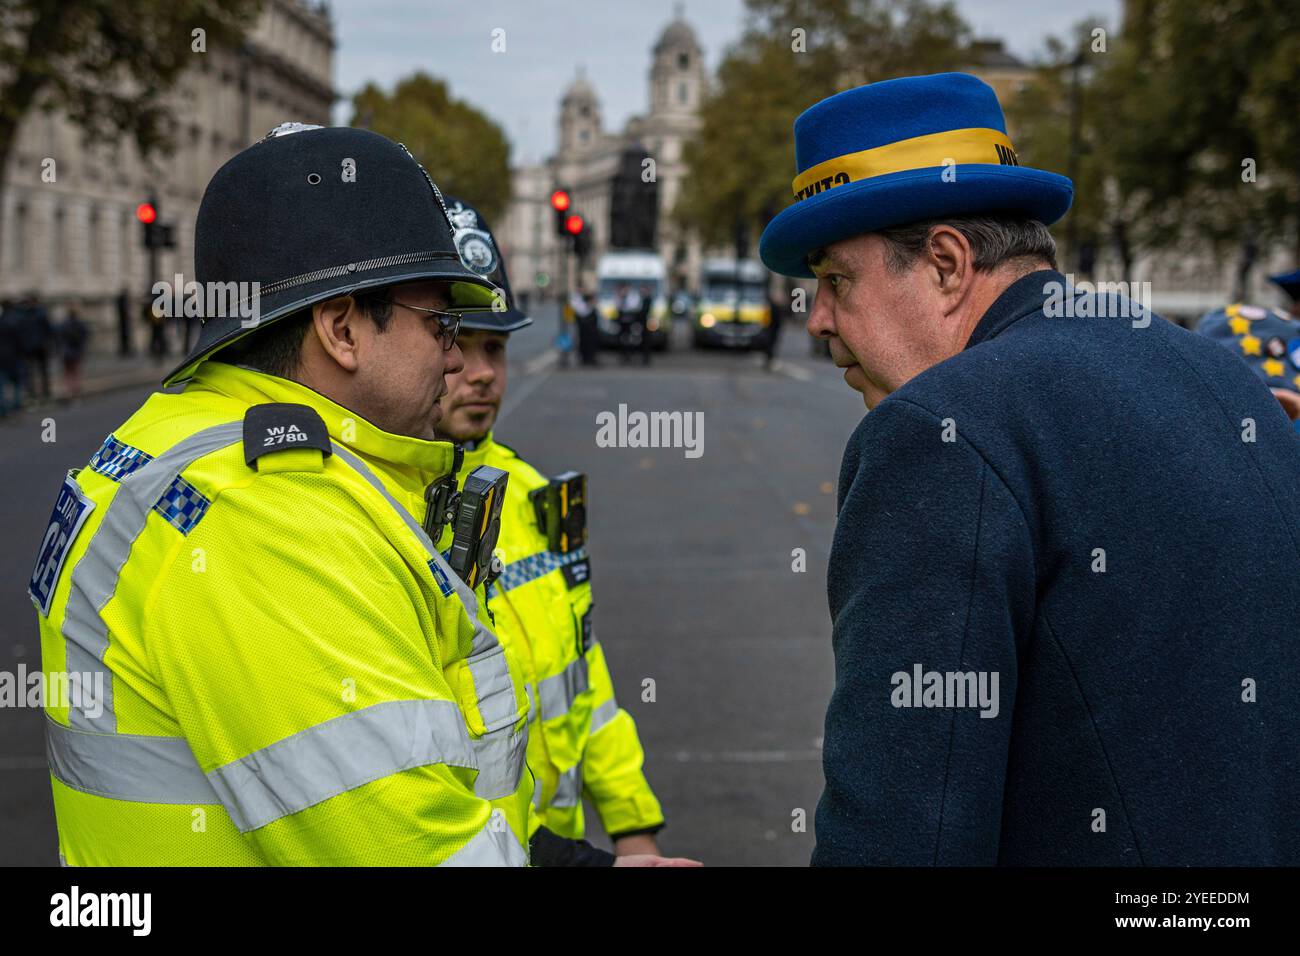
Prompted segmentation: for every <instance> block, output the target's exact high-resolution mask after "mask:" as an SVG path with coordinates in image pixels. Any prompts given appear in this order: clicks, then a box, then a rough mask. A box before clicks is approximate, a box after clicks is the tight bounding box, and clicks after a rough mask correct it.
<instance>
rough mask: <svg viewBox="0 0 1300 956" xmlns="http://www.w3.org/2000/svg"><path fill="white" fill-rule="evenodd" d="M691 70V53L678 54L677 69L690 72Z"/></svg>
mask: <svg viewBox="0 0 1300 956" xmlns="http://www.w3.org/2000/svg"><path fill="white" fill-rule="evenodd" d="M690 68H691V55H690V54H689V53H678V54H677V69H679V70H689V69H690Z"/></svg>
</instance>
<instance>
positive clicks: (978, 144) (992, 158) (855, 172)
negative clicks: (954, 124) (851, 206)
mask: <svg viewBox="0 0 1300 956" xmlns="http://www.w3.org/2000/svg"><path fill="white" fill-rule="evenodd" d="M953 163H957V164H960V163H989V164H994V165H1000V166H1019V165H1020V160H1019V159H1017V158H1016V151H1015V148H1014V147H1013V146H1012V145H1011V140H1010V139H1008V138H1007V134H1006V133H1003V132H1002V131H1001V130H996V129H988V128H987V127H971V128H969V129H953V130H946V131H945V132H942V133H928V134H926V135H925V136H913V137H912V138H911V139H900V140H899V141H898V142H896V143H886V144H885V145H884V146H877V147H875V148H874V149H863V150H859V151H858V152H856V153H845V154H844V155H843V156H836V157H835V158H834V159H828V160H826V162H824V163H818V164H817V165H816V166H813V167H812V168H811V169H806V170H804V171H803V172H802V173H800V174H799V175H798V176H796V177H795V179H794V185H793V188H794V198H795V199H796V200H803V199H807V198H808V197H809V196H815V195H817V194H818V193H821V192H825V191H826V190H828V189H834V188H835V187H836V186H843V185H844V184H845V183H851V182H854V181H855V180H860V179H871V178H873V177H875V176H884V175H887V174H888V173H901V172H902V171H903V170H905V169H929V168H930V167H933V166H944V165H948V164H953Z"/></svg>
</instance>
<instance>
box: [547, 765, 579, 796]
mask: <svg viewBox="0 0 1300 956" xmlns="http://www.w3.org/2000/svg"><path fill="white" fill-rule="evenodd" d="M581 802H582V761H578V762H577V763H576V764H574V765H573V766H572V767H570V768H569V769H568V770H566V771H564V773H562V774H560V781H559V783H557V784H556V785H555V796H553V797H551V806H553V807H576V806H577V805H578V804H579V803H581Z"/></svg>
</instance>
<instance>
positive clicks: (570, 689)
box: [537, 657, 588, 720]
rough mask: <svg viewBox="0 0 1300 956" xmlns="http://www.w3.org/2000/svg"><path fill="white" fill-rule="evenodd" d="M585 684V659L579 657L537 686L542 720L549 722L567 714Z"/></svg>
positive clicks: (583, 689)
mask: <svg viewBox="0 0 1300 956" xmlns="http://www.w3.org/2000/svg"><path fill="white" fill-rule="evenodd" d="M587 687H588V683H587V658H586V657H579V658H577V659H576V660H574V661H572V662H570V664H569V666H568V667H566V668H565V669H564V670H562V671H560V673H558V674H552V675H551V676H550V677H547V678H544V679H542V680H541V681H539V682H538V684H537V697H538V700H539V702H540V704H541V710H542V720H550V719H551V718H553V717H560V716H563V715H564V714H567V713H568V712H569V709H570V708H571V707H572V706H573V702H574V701H575V700H577V698H578V695H579V694H581V693H582V692H583V691H585V690H586V689H587Z"/></svg>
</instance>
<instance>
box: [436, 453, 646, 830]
mask: <svg viewBox="0 0 1300 956" xmlns="http://www.w3.org/2000/svg"><path fill="white" fill-rule="evenodd" d="M480 465H490V466H492V467H494V468H500V469H502V470H503V471H506V472H508V473H509V475H510V479H509V481H508V483H507V485H506V497H505V504H504V506H503V510H502V514H501V536H500V538H499V539H498V544H497V553H498V554H499V555H500V557H501V559H502V561H503V562H504V564H505V569H504V571H503V572H502V574H501V576H500V577H499V578H498V579H497V580H496V581H495V582H494V583H493V584H492V585H490V586H489V588H488V591H487V595H488V604H487V606H488V608H489V609H490V610H491V612H492V614H493V615H494V618H495V623H494V627H495V629H496V632H497V633H498V634H499V635H500V637H501V641H502V643H503V644H505V645H506V647H507V648H508V649H510V651H511V652H512V656H513V657H515V658H517V659H518V660H519V663H520V666H521V667H522V668H523V672H524V679H525V680H526V681H527V684H528V690H529V695H530V698H531V700H532V704H533V707H532V713H531V716H530V723H529V733H528V764H529V768H530V769H531V771H532V773H533V775H534V776H535V777H536V780H537V784H538V787H537V791H536V793H535V794H534V799H533V803H534V807H535V810H536V813H537V816H538V818H539V819H540V821H541V823H542V824H543V825H545V826H546V827H547V828H548V829H550V830H552V831H554V832H555V833H558V834H559V835H561V836H565V837H572V838H581V837H582V835H583V829H584V822H583V812H582V796H583V794H584V792H585V794H586V796H587V798H588V799H589V800H590V801H591V802H592V804H593V805H594V806H595V808H596V812H597V813H598V814H599V815H600V819H601V824H602V825H603V826H604V828H605V832H606V833H608V834H610V835H611V836H619V835H622V834H626V833H630V832H638V831H647V830H653V829H655V828H657V827H660V826H662V825H663V822H664V817H663V811H662V810H661V809H660V806H659V801H658V800H657V799H656V798H655V795H654V792H653V791H652V790H651V789H650V785H649V783H648V782H647V781H646V777H645V773H644V771H643V770H642V762H643V760H644V753H643V751H642V749H641V742H640V740H639V739H638V737H637V731H636V724H635V722H634V721H633V720H632V717H631V715H630V714H628V713H627V711H625V710H623V709H621V708H620V707H619V706H618V702H617V701H616V700H615V698H614V685H613V682H612V681H611V679H610V675H609V668H608V666H607V665H606V663H605V654H604V650H603V649H602V647H601V645H600V643H599V642H598V641H596V640H595V638H594V635H593V633H592V626H591V608H592V597H591V582H590V579H589V578H590V561H589V559H588V557H587V551H586V548H581V549H579V550H577V551H574V552H570V553H568V554H558V553H556V552H552V551H549V550H548V542H547V539H546V535H545V533H544V531H543V530H542V529H541V528H540V527H539V526H538V523H537V517H536V514H535V512H534V508H533V504H532V502H531V501H530V500H529V497H528V495H529V492H531V491H533V490H535V489H537V488H541V487H543V486H545V485H546V484H547V478H545V477H544V476H543V475H542V474H541V473H540V472H538V471H537V469H536V468H534V467H532V466H531V465H530V464H528V463H527V462H526V461H524V460H523V459H522V458H520V457H519V456H518V454H517V453H516V452H515V451H514V450H513V449H511V448H509V447H507V446H506V445H503V444H501V443H500V442H498V441H496V440H495V439H494V438H493V436H492V435H488V436H487V437H486V438H485V439H483V440H482V441H481V442H479V443H478V444H477V445H476V446H475V447H474V448H473V449H469V450H467V451H466V453H465V458H464V461H463V462H462V465H461V470H460V473H459V476H458V477H459V480H460V481H461V483H463V482H464V479H465V476H466V475H468V474H469V472H471V471H473V470H474V469H475V468H477V467H478V466H480ZM446 540H447V539H446V538H444V542H445V541H446Z"/></svg>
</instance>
